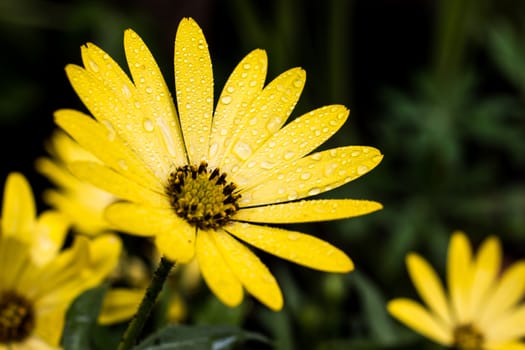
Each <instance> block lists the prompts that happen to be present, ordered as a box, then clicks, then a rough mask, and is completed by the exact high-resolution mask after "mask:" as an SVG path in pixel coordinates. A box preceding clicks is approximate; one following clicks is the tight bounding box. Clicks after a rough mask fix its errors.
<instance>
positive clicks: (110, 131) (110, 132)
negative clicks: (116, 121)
mask: <svg viewBox="0 0 525 350" xmlns="http://www.w3.org/2000/svg"><path fill="white" fill-rule="evenodd" d="M101 123H102V125H104V126H105V127H106V129H107V130H108V140H109V141H113V140H115V137H116V136H117V133H116V131H115V128H114V127H113V124H111V122H110V121H109V120H103V121H102V122H101Z"/></svg>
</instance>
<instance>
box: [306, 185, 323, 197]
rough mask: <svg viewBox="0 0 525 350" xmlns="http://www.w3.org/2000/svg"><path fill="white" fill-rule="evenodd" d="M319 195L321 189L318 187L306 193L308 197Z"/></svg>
mask: <svg viewBox="0 0 525 350" xmlns="http://www.w3.org/2000/svg"><path fill="white" fill-rule="evenodd" d="M319 193H321V189H320V188H319V187H313V188H311V189H310V191H308V195H309V196H315V195H316V194H319Z"/></svg>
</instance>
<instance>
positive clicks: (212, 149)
mask: <svg viewBox="0 0 525 350" xmlns="http://www.w3.org/2000/svg"><path fill="white" fill-rule="evenodd" d="M218 148H219V145H218V144H217V143H213V144H212V145H211V146H210V151H209V152H208V153H209V155H210V157H214V156H215V154H216V153H217V149H218Z"/></svg>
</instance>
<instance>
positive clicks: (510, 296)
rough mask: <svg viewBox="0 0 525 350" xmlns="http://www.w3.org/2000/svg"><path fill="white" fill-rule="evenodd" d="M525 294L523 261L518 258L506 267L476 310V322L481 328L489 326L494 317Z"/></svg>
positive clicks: (524, 263)
mask: <svg viewBox="0 0 525 350" xmlns="http://www.w3.org/2000/svg"><path fill="white" fill-rule="evenodd" d="M524 294H525V261H524V260H520V261H517V262H515V263H514V264H512V265H511V266H510V267H508V268H507V269H506V270H505V272H504V273H503V275H502V276H501V278H500V279H499V281H498V283H497V285H496V286H495V288H494V289H493V290H492V291H491V293H490V294H489V295H488V297H487V298H486V301H485V303H484V304H483V308H482V309H480V310H479V312H478V322H479V324H480V326H482V327H483V328H490V327H492V326H493V324H494V319H496V318H498V317H499V316H500V315H502V314H504V313H505V312H506V311H507V310H508V309H509V308H510V307H512V306H514V305H515V304H516V303H518V302H519V301H520V300H521V299H522V298H523V295H524Z"/></svg>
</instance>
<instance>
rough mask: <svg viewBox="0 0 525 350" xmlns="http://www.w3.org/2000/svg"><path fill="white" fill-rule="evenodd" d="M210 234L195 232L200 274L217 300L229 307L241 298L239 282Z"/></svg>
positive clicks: (237, 303) (237, 302) (236, 303)
mask: <svg viewBox="0 0 525 350" xmlns="http://www.w3.org/2000/svg"><path fill="white" fill-rule="evenodd" d="M210 234H211V233H209V232H205V231H201V232H199V233H198V234H197V242H196V248H195V249H196V256H197V261H198V263H199V267H200V270H201V273H202V276H203V278H204V280H205V281H206V284H207V285H208V287H209V288H210V289H211V291H212V292H213V294H215V295H216V296H217V297H218V298H219V300H221V301H222V302H223V303H224V304H226V305H228V306H230V307H234V306H237V305H239V304H240V303H241V301H242V298H243V290H242V285H241V282H240V281H239V279H238V278H237V276H235V274H234V273H233V271H232V269H231V268H230V266H229V265H228V264H227V263H226V261H225V260H224V258H223V256H222V254H221V252H220V251H219V250H218V248H217V246H216V245H215V242H214V240H213V239H212V238H211V237H210Z"/></svg>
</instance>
